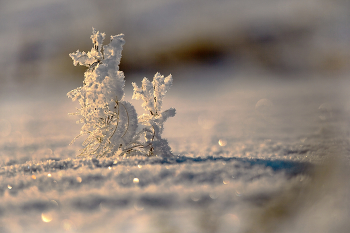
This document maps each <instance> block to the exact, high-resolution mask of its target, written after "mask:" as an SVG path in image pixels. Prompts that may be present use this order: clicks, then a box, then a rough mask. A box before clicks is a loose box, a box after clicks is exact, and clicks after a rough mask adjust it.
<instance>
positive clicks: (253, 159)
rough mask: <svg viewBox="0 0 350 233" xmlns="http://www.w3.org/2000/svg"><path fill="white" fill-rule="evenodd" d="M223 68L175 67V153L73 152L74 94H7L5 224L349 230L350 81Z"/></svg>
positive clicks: (43, 228)
mask: <svg viewBox="0 0 350 233" xmlns="http://www.w3.org/2000/svg"><path fill="white" fill-rule="evenodd" d="M221 68H222V69H221V72H219V73H217V72H216V71H217V69H211V68H210V67H209V68H204V67H202V68H201V69H193V70H191V69H185V70H183V71H181V70H180V71H178V72H177V74H176V75H183V77H182V78H183V80H185V81H183V82H177V81H176V76H175V75H174V86H173V87H172V89H171V90H170V91H169V92H168V94H167V96H166V97H165V99H164V102H163V104H164V107H165V108H168V107H170V106H173V107H176V108H177V110H178V111H177V115H176V117H174V118H172V119H169V121H168V122H167V123H166V124H165V126H164V134H163V136H164V138H166V139H168V141H169V144H170V146H171V147H172V150H173V153H174V154H175V156H174V157H172V158H158V157H152V158H147V157H132V158H127V159H123V158H108V159H81V158H76V157H75V155H76V154H78V150H79V149H81V148H79V143H75V144H74V145H73V146H68V144H69V142H70V141H71V140H72V138H73V137H74V136H75V135H76V133H77V132H78V131H79V128H80V126H81V125H76V124H75V120H76V119H73V118H74V117H69V116H68V115H67V113H68V112H72V111H74V108H75V107H77V106H76V105H75V103H71V101H70V100H69V99H66V98H59V99H56V100H51V99H41V100H36V101H34V100H32V101H17V102H16V101H14V102H4V103H1V106H2V111H1V115H0V118H1V120H0V127H1V135H0V136H1V137H2V140H1V143H0V149H1V150H0V153H1V154H0V232H4V233H10V232H11V233H12V232H16V233H18V232H29V233H31V232H84V233H85V232H346V229H349V223H348V221H347V218H348V216H349V209H350V208H349V207H350V205H349V191H350V188H349V184H348V182H346V178H344V177H346V176H347V175H348V170H349V156H348V153H349V145H348V144H349V133H348V132H349V131H348V116H349V112H350V102H349V101H348V99H349V98H347V97H348V94H347V92H346V89H347V87H348V86H349V82H348V81H346V79H337V80H334V79H320V78H310V77H309V79H299V80H298V79H295V78H294V79H290V80H283V81H282V80H280V79H279V78H278V77H269V78H267V77H262V76H263V75H262V74H260V75H259V76H260V77H259V78H257V79H254V78H252V76H253V77H254V76H257V74H248V73H242V74H240V73H234V72H232V69H231V68H230V67H225V66H223V67H221ZM190 77H199V78H202V79H195V78H192V79H191V78H190ZM212 77H216V78H217V79H213V78H212ZM225 77H226V78H225ZM247 77H250V79H249V80H251V81H247ZM198 80H200V81H198ZM218 80H220V81H218ZM126 86H129V87H130V89H129V90H126V97H129V98H131V85H130V84H128V83H127V84H126ZM62 95H63V96H64V95H65V92H63V93H62ZM134 101H135V106H139V105H140V103H139V101H137V100H130V102H134ZM137 111H138V114H141V113H142V109H137Z"/></svg>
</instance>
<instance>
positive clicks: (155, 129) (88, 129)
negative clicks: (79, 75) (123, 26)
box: [67, 29, 175, 157]
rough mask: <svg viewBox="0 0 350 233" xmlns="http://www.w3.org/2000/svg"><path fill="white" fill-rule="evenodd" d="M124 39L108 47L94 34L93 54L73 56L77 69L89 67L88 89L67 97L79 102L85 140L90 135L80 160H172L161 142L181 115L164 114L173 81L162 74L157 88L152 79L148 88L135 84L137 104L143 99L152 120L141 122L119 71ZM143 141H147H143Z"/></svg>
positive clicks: (85, 86)
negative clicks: (116, 157)
mask: <svg viewBox="0 0 350 233" xmlns="http://www.w3.org/2000/svg"><path fill="white" fill-rule="evenodd" d="M123 36H124V35H123V34H119V35H117V36H111V41H110V43H109V44H108V45H103V41H104V39H105V34H104V33H100V32H98V31H96V30H95V29H93V33H92V36H91V39H92V42H93V44H94V46H93V48H92V49H91V51H89V52H88V53H85V52H80V51H79V50H78V51H76V52H75V53H71V54H69V56H70V57H71V58H72V59H73V63H74V65H75V66H76V65H78V64H79V65H83V66H86V67H88V69H87V70H86V72H85V74H84V82H83V86H82V87H78V88H76V89H74V90H72V91H70V92H69V93H68V94H67V95H68V97H70V98H72V100H73V101H75V100H78V101H79V104H80V108H79V109H78V111H77V112H76V113H73V115H79V116H80V121H79V122H80V123H83V126H82V128H81V131H80V134H79V135H78V136H77V137H76V138H75V139H74V140H73V142H74V141H75V140H76V139H77V138H78V137H80V136H82V135H87V138H86V139H85V141H84V142H83V146H84V149H83V150H82V152H81V154H80V156H84V157H109V156H113V155H136V154H143V155H149V156H151V155H160V156H170V155H171V150H170V147H169V146H168V142H167V141H166V140H165V139H162V138H161V133H162V131H163V123H164V122H165V121H166V119H167V118H168V117H170V116H174V115H175V109H173V108H172V109H169V110H167V111H164V112H161V106H162V99H163V97H164V95H165V93H166V92H167V90H168V89H169V88H170V86H171V84H172V77H171V75H169V76H168V77H166V78H164V76H161V75H160V74H159V73H157V74H156V75H155V77H154V79H153V82H152V83H151V82H149V81H148V79H147V78H144V80H143V81H142V88H138V87H137V85H136V84H135V83H133V86H134V94H133V98H135V99H140V98H141V99H143V100H144V104H143V107H144V108H145V109H146V110H148V111H149V112H150V114H143V115H142V116H140V117H139V118H138V117H137V113H136V111H135V108H134V107H133V106H132V105H131V103H129V102H127V101H124V100H123V98H124V86H125V80H124V73H123V72H122V71H119V63H120V59H121V52H122V49H123V48H122V46H123V45H124V43H125V41H124V39H123ZM142 136H143V137H144V138H142Z"/></svg>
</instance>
